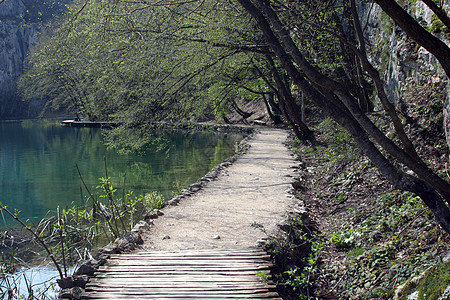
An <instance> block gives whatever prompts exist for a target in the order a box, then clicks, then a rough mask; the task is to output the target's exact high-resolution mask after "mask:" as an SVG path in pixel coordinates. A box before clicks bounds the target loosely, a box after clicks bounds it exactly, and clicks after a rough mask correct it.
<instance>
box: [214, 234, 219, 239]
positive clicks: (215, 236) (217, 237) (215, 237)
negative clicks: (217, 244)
mask: <svg viewBox="0 0 450 300" xmlns="http://www.w3.org/2000/svg"><path fill="white" fill-rule="evenodd" d="M212 238H213V239H214V240H220V235H218V234H216V235H213V237H212Z"/></svg>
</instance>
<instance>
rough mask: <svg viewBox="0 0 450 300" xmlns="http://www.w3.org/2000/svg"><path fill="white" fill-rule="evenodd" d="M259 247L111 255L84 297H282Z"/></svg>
mask: <svg viewBox="0 0 450 300" xmlns="http://www.w3.org/2000/svg"><path fill="white" fill-rule="evenodd" d="M270 266H271V263H270V261H269V256H268V255H267V253H265V252H263V251H260V250H257V251H255V250H242V249H238V250H236V249H233V250H199V251H197V250H188V251H180V252H169V251H164V252H163V251H158V252H140V253H139V252H138V253H132V254H122V255H113V256H112V258H111V259H110V260H109V261H108V263H107V265H105V266H103V267H100V269H99V270H98V271H97V272H96V277H94V278H91V282H89V283H88V286H87V287H86V293H85V294H84V295H83V297H84V298H85V299H126V298H139V299H280V298H279V296H278V294H277V293H276V286H275V285H274V284H273V283H272V282H261V277H259V276H257V274H258V273H260V272H262V271H264V273H265V274H266V275H270V269H269V268H270Z"/></svg>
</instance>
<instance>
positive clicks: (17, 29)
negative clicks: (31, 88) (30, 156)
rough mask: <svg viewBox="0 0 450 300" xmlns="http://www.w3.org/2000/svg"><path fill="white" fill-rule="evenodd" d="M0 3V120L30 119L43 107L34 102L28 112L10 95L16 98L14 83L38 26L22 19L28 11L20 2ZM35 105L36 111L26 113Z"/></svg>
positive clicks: (19, 73)
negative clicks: (31, 115) (15, 116)
mask: <svg viewBox="0 0 450 300" xmlns="http://www.w3.org/2000/svg"><path fill="white" fill-rule="evenodd" d="M0 2H1V3H0V37H1V38H0V91H1V93H0V119H1V118H5V117H11V116H14V115H20V116H29V114H30V113H38V111H37V110H40V109H41V108H42V106H43V104H44V103H42V102H41V103H38V102H36V103H34V104H33V105H29V106H28V108H27V106H25V104H21V101H20V99H19V97H13V96H11V95H15V94H16V81H17V79H18V78H19V76H20V75H22V73H23V65H24V64H23V62H24V59H25V57H26V55H27V53H28V50H29V49H30V48H31V47H32V46H33V45H34V44H35V43H36V40H37V39H36V37H37V35H38V25H35V24H33V25H29V24H27V23H26V20H25V18H24V17H23V16H25V15H26V12H27V7H25V5H24V3H23V1H21V0H8V1H0ZM13 102H14V104H13ZM16 103H17V104H16ZM36 104H37V105H36ZM34 105H36V108H34V109H31V111H29V112H28V109H29V108H32V107H33V106H34ZM19 110H23V111H19ZM33 110H36V111H33Z"/></svg>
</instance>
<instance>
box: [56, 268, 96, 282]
mask: <svg viewBox="0 0 450 300" xmlns="http://www.w3.org/2000/svg"><path fill="white" fill-rule="evenodd" d="M95 271H96V268H95V267H94V265H93V264H91V263H90V262H86V263H84V264H82V265H81V266H80V267H79V268H78V269H77V270H76V271H75V273H74V275H77V276H79V275H87V276H91V277H92V276H94V273H95ZM58 284H59V283H58ZM60 287H61V286H60Z"/></svg>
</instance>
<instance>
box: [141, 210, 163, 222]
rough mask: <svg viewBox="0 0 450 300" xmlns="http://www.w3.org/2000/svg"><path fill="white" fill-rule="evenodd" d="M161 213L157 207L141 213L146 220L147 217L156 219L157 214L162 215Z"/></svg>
mask: <svg viewBox="0 0 450 300" xmlns="http://www.w3.org/2000/svg"><path fill="white" fill-rule="evenodd" d="M163 215H164V213H163V212H162V211H160V210H159V209H154V210H152V211H149V212H147V213H145V214H144V215H143V217H144V220H148V219H156V218H158V217H159V216H163Z"/></svg>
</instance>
